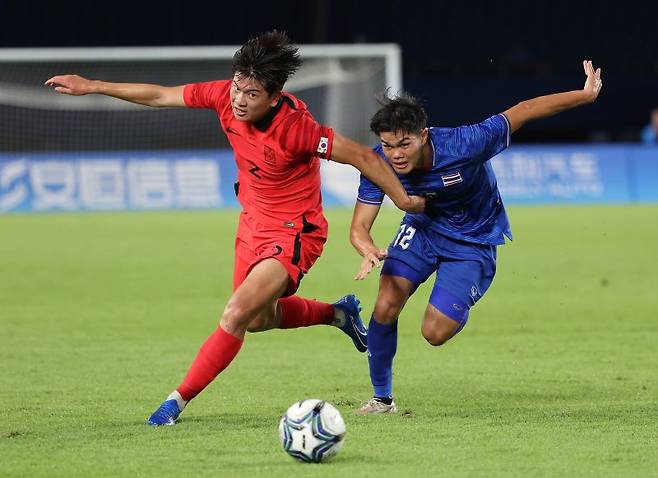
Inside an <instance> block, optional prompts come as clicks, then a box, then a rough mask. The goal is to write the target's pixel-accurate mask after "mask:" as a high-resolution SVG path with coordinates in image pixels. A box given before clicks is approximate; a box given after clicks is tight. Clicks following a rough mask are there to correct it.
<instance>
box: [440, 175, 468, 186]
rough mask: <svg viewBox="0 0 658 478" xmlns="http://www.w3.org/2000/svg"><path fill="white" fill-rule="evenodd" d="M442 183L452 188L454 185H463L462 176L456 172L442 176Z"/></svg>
mask: <svg viewBox="0 0 658 478" xmlns="http://www.w3.org/2000/svg"><path fill="white" fill-rule="evenodd" d="M441 181H443V185H444V186H452V185H453V184H457V183H461V182H462V181H463V179H462V175H461V174H460V173H459V172H456V173H452V174H446V175H445V176H441Z"/></svg>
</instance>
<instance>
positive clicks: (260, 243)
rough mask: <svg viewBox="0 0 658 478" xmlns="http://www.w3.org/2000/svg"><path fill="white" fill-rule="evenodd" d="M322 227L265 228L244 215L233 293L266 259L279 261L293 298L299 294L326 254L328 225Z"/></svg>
mask: <svg viewBox="0 0 658 478" xmlns="http://www.w3.org/2000/svg"><path fill="white" fill-rule="evenodd" d="M316 222H321V224H319V225H315V224H310V223H308V222H306V221H304V224H302V225H295V226H296V227H295V226H293V227H287V226H285V225H284V224H283V223H282V224H281V225H280V226H276V225H272V224H263V223H260V222H258V221H256V220H255V219H254V218H253V216H249V215H248V214H245V213H244V212H243V213H242V214H240V222H239V224H238V232H237V237H236V238H235V265H234V267H233V290H235V289H237V288H238V286H239V285H240V284H242V282H243V281H244V280H245V278H246V277H247V275H248V274H249V272H250V271H251V269H252V268H253V267H254V266H255V265H256V264H258V263H259V262H260V261H262V260H263V259H268V258H270V257H273V258H275V259H276V260H278V261H279V262H280V263H281V264H283V266H284V267H285V268H286V270H287V271H288V275H289V277H290V279H289V283H288V289H287V290H286V292H285V293H284V297H285V296H289V295H292V294H294V293H295V291H296V290H297V288H298V287H299V283H300V281H301V280H302V277H304V274H306V273H307V272H308V271H309V269H310V268H311V266H312V265H313V264H314V263H315V261H316V260H317V259H318V257H320V255H321V254H322V249H323V247H324V243H325V242H326V241H327V230H328V227H327V222H326V220H325V219H324V218H322V221H317V220H316Z"/></svg>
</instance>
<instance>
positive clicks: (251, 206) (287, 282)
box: [45, 31, 424, 425]
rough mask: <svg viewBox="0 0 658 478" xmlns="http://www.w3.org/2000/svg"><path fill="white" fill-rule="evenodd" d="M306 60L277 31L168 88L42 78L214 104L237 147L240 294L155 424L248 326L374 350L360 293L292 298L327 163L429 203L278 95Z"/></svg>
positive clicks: (136, 97)
mask: <svg viewBox="0 0 658 478" xmlns="http://www.w3.org/2000/svg"><path fill="white" fill-rule="evenodd" d="M300 65H301V59H300V58H299V54H298V50H297V48H296V47H294V46H293V45H291V44H290V42H289V40H288V38H287V36H286V35H285V33H282V32H277V31H272V32H269V33H266V34H263V35H260V36H258V37H255V38H252V39H250V40H249V41H248V42H247V43H245V44H244V45H243V46H242V47H241V48H240V49H239V50H238V51H237V52H236V53H235V55H234V57H233V78H232V79H231V80H224V81H211V82H206V83H194V84H188V85H183V86H175V87H164V86H159V85H152V84H136V83H108V82H103V81H96V80H88V79H86V78H82V77H80V76H77V75H60V76H55V77H53V78H51V79H49V80H48V81H46V83H45V84H46V85H49V86H54V87H55V91H57V92H59V93H64V94H69V95H85V94H90V93H96V94H103V95H107V96H112V97H115V98H120V99H123V100H126V101H131V102H133V103H138V104H143V105H148V106H153V107H165V106H168V107H188V108H207V109H213V110H215V111H216V112H217V115H218V116H219V121H220V123H221V126H222V129H223V130H224V132H225V133H226V135H227V137H228V140H229V142H230V143H231V146H232V147H233V150H234V153H235V160H236V163H237V166H238V181H237V183H236V193H237V195H238V199H239V201H240V203H241V205H242V212H241V213H240V220H239V224H238V231H237V237H236V241H235V265H234V274H233V294H232V295H231V297H230V298H229V301H228V303H227V304H226V307H225V308H224V311H223V313H222V317H221V320H220V322H219V327H217V329H216V330H215V331H214V332H213V333H212V334H211V335H210V337H208V339H207V340H206V342H205V343H204V344H203V346H202V347H201V349H200V350H199V353H198V355H197V356H196V358H195V359H194V362H193V363H192V365H191V367H190V369H189V371H188V372H187V375H186V376H185V378H184V379H183V382H182V383H181V384H180V385H179V386H178V388H176V390H174V391H173V392H172V393H171V394H170V395H169V396H168V397H167V399H166V400H165V401H164V402H163V403H162V404H161V405H160V407H159V408H158V409H157V410H156V411H155V412H154V413H153V414H152V415H151V416H150V417H149V419H148V423H149V424H150V425H173V424H174V423H175V422H176V420H177V419H178V416H179V415H180V413H181V411H182V410H183V408H184V407H185V406H186V405H187V403H188V402H189V401H190V400H191V399H192V398H194V397H195V396H196V395H198V394H199V393H200V392H201V391H202V390H203V389H204V388H205V387H206V386H207V385H208V384H209V383H210V382H212V381H213V380H214V379H215V377H216V376H217V375H218V374H219V373H220V372H221V371H222V370H224V369H225V368H226V367H227V366H228V365H229V364H230V363H231V361H232V360H233V359H234V358H235V356H236V355H237V353H238V351H239V350H240V347H241V346H242V342H243V340H244V335H245V332H246V331H250V332H257V331H264V330H269V329H272V328H296V327H307V326H311V325H319V324H332V325H336V326H337V327H339V328H341V330H343V332H345V333H346V334H347V335H348V336H350V338H351V339H352V340H353V342H354V345H355V346H356V348H357V349H358V350H359V351H361V352H364V351H365V350H366V349H367V331H366V329H365V327H364V326H363V323H362V322H361V318H360V317H359V310H360V307H359V302H358V300H357V299H356V298H355V297H354V296H353V295H348V296H345V297H343V298H341V299H340V300H339V301H337V302H336V303H334V304H328V303H323V302H319V301H315V300H309V299H304V298H301V297H299V296H297V295H294V294H295V291H296V290H297V288H298V286H299V282H300V280H301V279H302V277H303V276H304V274H306V273H307V272H308V270H309V269H310V268H311V266H312V265H313V263H314V262H315V261H316V260H317V258H318V257H319V256H320V254H321V253H322V248H323V246H324V243H325V241H326V239H327V221H326V220H325V218H324V215H323V213H322V203H321V195H320V164H319V159H320V158H322V159H331V160H333V161H337V162H340V163H347V164H351V165H353V166H355V167H356V168H358V169H359V170H360V171H361V172H362V173H363V174H364V175H365V176H366V177H368V178H369V179H370V180H371V181H373V182H374V183H375V184H377V185H378V186H379V187H380V188H381V189H382V190H383V191H384V192H385V193H386V194H387V195H388V196H389V197H390V198H391V199H392V200H393V202H394V203H395V204H396V205H397V206H398V207H399V208H400V209H403V210H405V211H409V212H420V211H422V210H423V208H424V199H423V198H420V197H415V196H408V195H407V193H406V191H405V190H404V188H403V187H402V185H401V184H400V182H399V180H398V178H397V176H396V175H395V173H394V172H393V171H392V169H391V168H390V166H389V165H388V164H387V163H386V162H385V161H384V160H382V159H381V158H380V157H379V156H378V155H376V154H375V153H374V152H373V151H372V150H371V149H370V148H369V147H366V146H363V145H360V144H358V143H355V142H353V141H351V140H349V139H347V138H345V137H343V136H341V135H340V134H338V133H336V132H334V131H333V130H332V129H331V128H329V127H326V126H322V125H320V124H318V123H317V122H316V121H315V119H314V118H313V116H311V114H310V113H309V112H308V110H307V109H306V105H305V104H304V103H303V102H302V101H300V100H298V99H297V98H295V97H294V96H293V95H291V94H289V93H285V92H283V91H282V90H283V85H284V84H285V82H286V80H287V79H288V78H289V77H290V76H291V75H292V74H293V73H294V72H295V71H296V70H297V69H298V68H299V66H300Z"/></svg>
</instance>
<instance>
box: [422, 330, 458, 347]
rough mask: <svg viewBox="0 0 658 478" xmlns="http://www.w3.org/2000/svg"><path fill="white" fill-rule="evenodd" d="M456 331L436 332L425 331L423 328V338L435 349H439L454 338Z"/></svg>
mask: <svg viewBox="0 0 658 478" xmlns="http://www.w3.org/2000/svg"><path fill="white" fill-rule="evenodd" d="M453 333H454V331H451V332H446V331H436V330H431V331H429V330H425V328H423V337H424V338H425V340H427V343H429V344H430V345H432V346H434V347H439V346H441V345H443V344H445V343H446V342H447V341H448V340H450V339H451V338H452V335H453Z"/></svg>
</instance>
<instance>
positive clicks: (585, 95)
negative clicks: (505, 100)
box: [503, 60, 603, 133]
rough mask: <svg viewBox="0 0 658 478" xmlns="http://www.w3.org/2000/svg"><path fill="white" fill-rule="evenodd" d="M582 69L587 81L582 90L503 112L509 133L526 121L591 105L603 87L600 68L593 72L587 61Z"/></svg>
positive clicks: (540, 97)
mask: <svg viewBox="0 0 658 478" xmlns="http://www.w3.org/2000/svg"><path fill="white" fill-rule="evenodd" d="M583 68H584V69H585V75H587V80H585V86H584V87H583V89H582V90H574V91H566V92H564V93H556V94H553V95H546V96H539V97H537V98H532V99H530V100H525V101H522V102H520V103H519V104H518V105H516V106H513V107H511V108H510V109H508V110H507V111H504V112H503V114H504V115H505V116H506V117H507V119H508V120H509V122H510V128H511V132H512V133H513V132H514V131H516V130H517V129H519V128H520V127H521V126H523V125H524V124H525V123H526V122H528V121H531V120H534V119H538V118H545V117H547V116H552V115H554V114H556V113H559V112H560V111H564V110H568V109H571V108H575V107H577V106H581V105H585V104H588V103H592V102H593V101H594V100H596V97H597V96H599V92H600V91H601V88H602V87H603V80H601V68H597V69H596V71H595V70H594V67H593V66H592V62H591V61H589V60H586V61H583Z"/></svg>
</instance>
